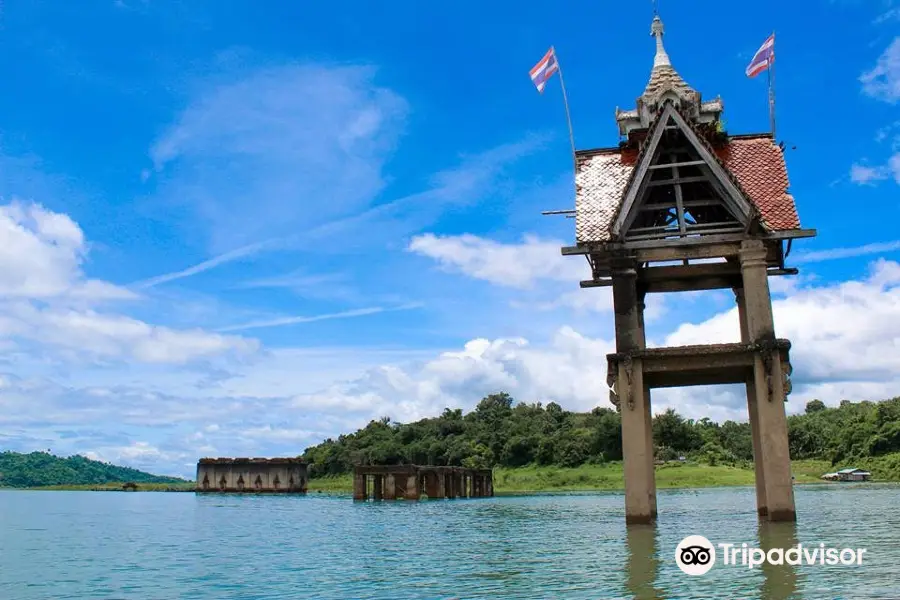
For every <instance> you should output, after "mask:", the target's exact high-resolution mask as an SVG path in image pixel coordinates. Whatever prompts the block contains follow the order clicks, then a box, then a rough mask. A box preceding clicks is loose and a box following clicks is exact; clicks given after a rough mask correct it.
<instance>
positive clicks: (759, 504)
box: [734, 287, 769, 517]
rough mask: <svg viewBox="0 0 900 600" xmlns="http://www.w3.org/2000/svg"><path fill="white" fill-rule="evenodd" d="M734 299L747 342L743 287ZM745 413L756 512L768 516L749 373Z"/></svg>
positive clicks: (753, 397) (756, 414)
mask: <svg viewBox="0 0 900 600" xmlns="http://www.w3.org/2000/svg"><path fill="white" fill-rule="evenodd" d="M734 296H735V301H736V302H737V306H738V318H739V320H740V324H741V341H742V342H744V343H748V342H749V341H750V333H749V330H748V328H747V327H748V325H747V307H746V305H745V302H744V288H742V287H740V288H735V290H734ZM744 387H745V388H746V392H747V414H748V416H749V420H750V437H751V440H752V444H753V470H754V472H755V474H756V482H755V483H756V514H757V515H759V516H760V517H765V516H768V514H769V511H768V508H767V506H768V505H767V504H766V472H765V469H764V468H763V455H762V446H761V444H762V442H761V441H760V438H759V412H758V409H757V406H756V382H755V378H754V377H753V376H752V375H751V376H749V377H747V378H746V381H745V386H744Z"/></svg>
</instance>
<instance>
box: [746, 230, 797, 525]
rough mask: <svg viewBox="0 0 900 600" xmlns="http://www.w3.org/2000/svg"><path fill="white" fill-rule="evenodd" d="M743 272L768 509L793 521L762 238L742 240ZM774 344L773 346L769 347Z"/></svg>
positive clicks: (782, 397)
mask: <svg viewBox="0 0 900 600" xmlns="http://www.w3.org/2000/svg"><path fill="white" fill-rule="evenodd" d="M740 260H741V274H742V277H743V283H744V303H745V311H746V314H747V334H748V337H749V339H750V340H751V341H752V342H753V343H755V344H757V345H758V346H759V347H760V351H759V352H758V353H757V354H756V356H755V357H754V363H753V384H754V388H755V389H754V393H755V396H756V413H757V419H758V422H757V427H758V430H759V441H760V449H761V450H762V452H761V455H762V458H763V460H762V463H763V479H764V482H765V488H766V501H765V504H766V513H767V517H768V519H769V520H770V521H795V520H796V519H797V513H796V509H795V506H794V487H793V480H792V477H791V456H790V447H789V444H788V432H787V416H786V415H785V410H784V401H785V398H786V394H785V385H784V384H785V377H786V375H785V373H784V371H783V368H782V367H783V365H782V361H781V360H780V355H779V353H778V351H777V350H776V349H774V342H775V322H774V319H773V317H772V299H771V296H770V295H769V280H768V276H767V274H766V250H765V246H764V245H763V243H762V242H761V241H759V240H747V241H745V242H743V243H742V244H741V253H740ZM769 344H771V345H772V346H773V347H772V349H771V350H770V349H768V348H767V346H768V345H769Z"/></svg>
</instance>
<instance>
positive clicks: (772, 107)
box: [766, 31, 775, 141]
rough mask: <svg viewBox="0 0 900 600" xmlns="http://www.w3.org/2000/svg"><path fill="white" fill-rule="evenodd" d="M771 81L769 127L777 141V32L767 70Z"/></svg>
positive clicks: (773, 33) (773, 138)
mask: <svg viewBox="0 0 900 600" xmlns="http://www.w3.org/2000/svg"><path fill="white" fill-rule="evenodd" d="M766 73H767V74H768V80H769V125H770V127H771V129H772V140H773V141H774V140H775V32H774V31H773V32H772V58H771V59H770V61H769V68H768V69H766Z"/></svg>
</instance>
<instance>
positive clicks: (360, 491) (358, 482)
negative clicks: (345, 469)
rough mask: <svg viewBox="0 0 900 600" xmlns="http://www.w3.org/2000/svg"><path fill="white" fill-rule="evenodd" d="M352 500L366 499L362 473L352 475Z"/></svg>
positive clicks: (364, 477) (364, 479)
mask: <svg viewBox="0 0 900 600" xmlns="http://www.w3.org/2000/svg"><path fill="white" fill-rule="evenodd" d="M353 499H354V500H365V499H366V476H365V475H364V474H362V473H354V474H353Z"/></svg>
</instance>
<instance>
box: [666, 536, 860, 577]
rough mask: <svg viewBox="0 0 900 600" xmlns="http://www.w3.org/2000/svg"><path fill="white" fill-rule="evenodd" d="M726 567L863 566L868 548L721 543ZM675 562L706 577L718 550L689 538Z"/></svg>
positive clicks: (697, 538) (702, 540)
mask: <svg viewBox="0 0 900 600" xmlns="http://www.w3.org/2000/svg"><path fill="white" fill-rule="evenodd" d="M718 547H719V549H720V552H721V558H722V564H723V565H741V566H745V567H747V568H750V569H753V568H756V567H759V566H761V565H763V564H765V563H768V564H770V565H837V564H842V565H861V564H862V559H863V554H865V553H866V549H865V548H855V549H854V548H841V549H838V548H828V547H826V546H825V544H819V545H818V546H804V545H803V544H797V545H796V546H794V547H791V548H772V549H770V550H769V551H768V552H767V551H765V550H763V549H762V548H752V547H750V546H748V545H747V544H741V545H740V546H738V545H737V544H718ZM675 563H676V564H677V565H678V568H679V569H681V570H682V571H683V572H684V573H686V574H687V575H703V574H705V573H707V572H708V571H709V570H710V569H712V568H713V565H715V564H716V549H715V546H713V543H712V542H710V541H709V540H708V539H706V538H705V537H703V536H702V535H689V536H687V537H686V538H684V539H683V540H681V543H680V544H678V547H677V548H676V549H675Z"/></svg>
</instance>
